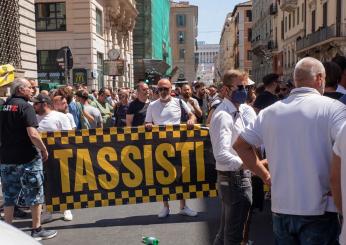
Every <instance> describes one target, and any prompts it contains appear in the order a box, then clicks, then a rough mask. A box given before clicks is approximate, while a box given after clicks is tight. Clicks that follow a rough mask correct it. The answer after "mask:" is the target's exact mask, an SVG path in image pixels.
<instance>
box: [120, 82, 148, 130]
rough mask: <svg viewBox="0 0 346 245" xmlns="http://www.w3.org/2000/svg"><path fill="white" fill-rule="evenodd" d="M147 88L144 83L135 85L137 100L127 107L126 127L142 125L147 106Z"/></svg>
mask: <svg viewBox="0 0 346 245" xmlns="http://www.w3.org/2000/svg"><path fill="white" fill-rule="evenodd" d="M148 98H149V86H148V85H147V84H146V83H144V82H139V83H138V85H137V98H136V99H135V100H134V101H132V102H131V103H130V105H129V109H128V110H127V113H126V126H128V127H131V126H132V127H136V126H140V125H144V121H145V116H146V114H147V109H148V106H149V103H150V101H149V99H148Z"/></svg>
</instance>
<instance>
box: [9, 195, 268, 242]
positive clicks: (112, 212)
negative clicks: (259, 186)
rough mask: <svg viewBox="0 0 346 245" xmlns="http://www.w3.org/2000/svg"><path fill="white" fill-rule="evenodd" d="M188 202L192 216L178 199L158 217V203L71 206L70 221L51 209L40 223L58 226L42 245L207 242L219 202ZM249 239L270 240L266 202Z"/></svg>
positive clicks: (22, 225)
mask: <svg viewBox="0 0 346 245" xmlns="http://www.w3.org/2000/svg"><path fill="white" fill-rule="evenodd" d="M188 205H189V206H190V207H191V208H192V209H194V210H196V211H198V212H199V215H198V216H197V217H195V218H193V217H184V216H180V215H178V214H177V212H178V209H179V202H177V201H174V202H171V215H170V216H169V217H168V218H167V219H158V218H157V213H158V212H159V211H160V210H161V207H162V205H161V204H160V203H150V204H136V205H124V206H118V207H105V208H92V209H82V210H72V213H73V215H74V219H73V221H71V222H65V221H63V220H62V214H60V213H54V214H53V218H54V220H53V221H52V222H50V223H47V224H45V225H44V227H45V228H48V229H56V230H58V232H59V233H58V235H57V236H56V237H55V238H54V239H51V240H45V241H43V242H42V243H43V244H45V245H55V244H59V245H62V244H76V245H78V244H83V245H87V244H98V245H104V244H141V238H142V236H154V237H157V238H158V239H159V240H160V244H164V245H170V244H172V245H173V244H174V245H177V244H179V245H180V244H181V245H182V244H198V245H207V244H208V245H210V244H212V241H213V239H214V237H215V234H216V232H217V229H218V226H219V215H220V214H219V210H220V203H219V200H218V199H216V198H213V199H194V200H189V201H188ZM30 224H31V222H30V220H16V221H15V224H14V225H15V226H17V227H20V228H21V229H22V230H24V231H26V232H28V233H29V227H30ZM251 229H252V230H251V231H250V240H252V241H254V242H255V244H260V245H270V244H274V243H273V238H272V227H271V216H270V212H269V203H266V208H265V211H264V212H262V213H259V212H258V211H256V212H255V215H254V216H253V221H252V226H251Z"/></svg>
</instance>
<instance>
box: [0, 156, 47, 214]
mask: <svg viewBox="0 0 346 245" xmlns="http://www.w3.org/2000/svg"><path fill="white" fill-rule="evenodd" d="M0 169H1V180H2V192H3V196H4V206H5V207H6V206H15V205H18V204H19V203H18V201H19V200H21V197H22V198H23V199H24V200H23V201H24V202H25V203H23V204H24V205H25V206H34V205H36V204H43V203H44V193H43V181H44V178H43V165H42V160H41V158H37V159H34V160H33V161H31V162H29V163H24V164H18V165H15V164H4V163H2V164H1V165H0Z"/></svg>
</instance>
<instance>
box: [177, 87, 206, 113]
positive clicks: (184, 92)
mask: <svg viewBox="0 0 346 245" xmlns="http://www.w3.org/2000/svg"><path fill="white" fill-rule="evenodd" d="M180 98H181V99H182V100H184V101H185V103H186V104H187V105H188V106H189V108H190V110H191V112H192V113H193V114H195V116H196V117H197V118H199V117H201V116H202V110H201V108H200V107H199V104H198V101H197V100H196V99H195V98H192V90H191V86H190V85H189V84H184V85H183V86H182V88H181V96H180Z"/></svg>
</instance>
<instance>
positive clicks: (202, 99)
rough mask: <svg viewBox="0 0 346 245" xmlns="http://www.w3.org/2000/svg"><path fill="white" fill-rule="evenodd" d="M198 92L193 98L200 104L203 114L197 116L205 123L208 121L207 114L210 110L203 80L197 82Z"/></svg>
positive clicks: (198, 119) (200, 121)
mask: <svg viewBox="0 0 346 245" xmlns="http://www.w3.org/2000/svg"><path fill="white" fill-rule="evenodd" d="M194 87H195V90H196V93H195V94H194V95H193V96H192V98H194V99H196V100H197V101H198V105H199V107H200V108H201V110H202V116H200V117H197V122H198V123H204V122H205V121H206V116H207V112H208V103H207V100H206V92H205V84H204V83H203V82H197V83H196V84H195V85H194Z"/></svg>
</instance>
